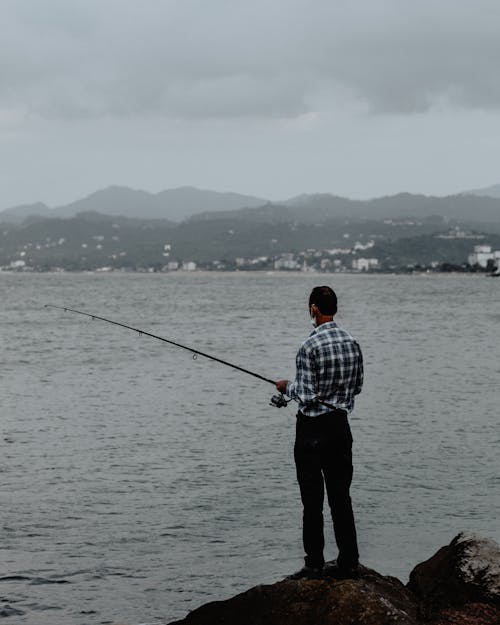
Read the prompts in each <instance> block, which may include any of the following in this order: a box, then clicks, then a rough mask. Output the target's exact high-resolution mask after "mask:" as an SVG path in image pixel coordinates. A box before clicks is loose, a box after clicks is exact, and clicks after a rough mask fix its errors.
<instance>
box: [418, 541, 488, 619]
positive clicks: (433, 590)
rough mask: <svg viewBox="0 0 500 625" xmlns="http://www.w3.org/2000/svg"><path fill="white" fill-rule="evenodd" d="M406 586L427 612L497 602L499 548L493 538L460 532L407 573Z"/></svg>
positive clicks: (425, 612) (423, 611) (424, 611)
mask: <svg viewBox="0 0 500 625" xmlns="http://www.w3.org/2000/svg"><path fill="white" fill-rule="evenodd" d="M408 588H409V589H410V590H411V591H412V592H414V593H415V595H417V597H418V598H419V599H420V602H421V612H422V613H423V614H424V615H429V614H431V613H433V612H435V611H436V610H438V609H440V608H447V607H453V606H460V605H464V604H466V603H486V604H493V605H500V547H499V546H498V544H497V543H496V542H495V541H494V540H490V539H488V538H482V537H481V536H477V535H474V534H465V533H460V534H458V535H457V536H455V538H454V539H453V540H452V541H451V543H450V544H449V545H448V546H446V547H442V548H441V549H440V550H439V551H438V552H437V553H435V554H434V555H433V556H432V557H431V558H429V560H426V561H425V562H422V563H421V564H418V565H417V566H416V567H415V568H414V569H413V571H412V572H411V573H410V581H409V583H408Z"/></svg>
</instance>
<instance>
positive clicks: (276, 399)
mask: <svg viewBox="0 0 500 625" xmlns="http://www.w3.org/2000/svg"><path fill="white" fill-rule="evenodd" d="M45 308H56V309H57V310H64V312H72V313H76V314H77V315H83V316H84V317H90V319H99V321H105V322H106V323H111V324H113V325H115V326H120V327H121V328H126V329H127V330H132V331H133V332H137V333H138V334H139V335H144V336H150V337H151V338H153V339H157V340H159V341H163V342H164V343H168V344H169V345H174V346H175V347H180V348H181V349H185V350H187V351H188V352H191V353H192V354H193V359H195V360H196V358H197V357H198V356H203V357H204V358H208V359H209V360H214V361H215V362H219V363H220V364H222V365H226V366H227V367H231V368H233V369H236V370H237V371H241V372H243V373H246V374H248V375H251V376H253V377H254V378H258V379H259V380H262V381H263V382H268V383H269V384H272V385H273V386H276V381H275V380H271V378H266V377H265V376H263V375H260V373H256V372H255V371H250V369H245V368H244V367H240V366H239V365H235V364H234V363H232V362H229V361H227V360H223V359H222V358H217V357H216V356H212V355H211V354H207V353H206V352H202V351H200V350H199V349H194V347H189V346H188V345H183V344H182V343H178V342H177V341H172V340H171V339H166V338H164V337H163V336H158V335H157V334H152V333H151V332H146V331H145V330H141V329H140V328H134V327H133V326H129V325H126V324H125V323H120V322H119V321H113V319H107V318H106V317H101V316H99V315H94V314H92V313H88V312H83V311H82V310H76V309H74V308H68V307H67V306H55V305H54V304H45ZM291 401H292V400H291V399H286V398H285V396H284V395H283V393H281V394H280V395H273V396H272V397H271V400H270V405H271V406H275V407H276V408H283V407H286V406H288V404H289V403H290V402H291ZM316 401H317V402H318V403H319V404H323V405H324V406H326V407H327V408H331V409H335V406H333V405H332V404H329V403H327V402H325V401H323V400H321V399H317V400H316Z"/></svg>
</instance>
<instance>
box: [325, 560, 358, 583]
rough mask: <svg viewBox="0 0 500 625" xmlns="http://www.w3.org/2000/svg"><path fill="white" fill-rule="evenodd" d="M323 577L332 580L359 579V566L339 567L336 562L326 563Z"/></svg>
mask: <svg viewBox="0 0 500 625" xmlns="http://www.w3.org/2000/svg"><path fill="white" fill-rule="evenodd" d="M323 577H330V578H332V579H359V566H358V565H357V564H354V565H352V566H339V565H338V564H337V562H335V561H334V562H327V563H326V564H325V566H324V567H323Z"/></svg>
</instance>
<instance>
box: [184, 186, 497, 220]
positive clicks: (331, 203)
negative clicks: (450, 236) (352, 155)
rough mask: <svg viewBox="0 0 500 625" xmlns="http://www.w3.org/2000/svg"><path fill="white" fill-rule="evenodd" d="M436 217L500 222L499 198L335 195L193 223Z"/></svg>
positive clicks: (207, 217)
mask: <svg viewBox="0 0 500 625" xmlns="http://www.w3.org/2000/svg"><path fill="white" fill-rule="evenodd" d="M433 216H440V217H445V218H447V219H456V220H460V221H471V220H474V221H475V222H489V223H498V222H500V198H499V199H496V198H490V197H479V196H473V195H450V196H447V197H429V196H425V195H412V194H410V193H400V194H398V195H392V196H388V197H382V198H376V199H373V200H350V199H347V198H343V197H339V196H336V195H329V194H327V193H324V194H314V195H300V196H297V197H295V198H291V199H289V200H286V201H285V202H283V203H281V204H271V203H268V204H266V205H264V206H259V207H257V208H244V209H239V210H236V211H231V212H227V211H226V212H221V211H217V212H205V213H202V214H200V215H194V216H192V217H191V220H192V221H195V220H196V221H197V220H205V221H207V220H210V219H227V218H228V217H231V218H233V219H241V220H249V221H256V222H257V221H267V222H268V223H275V222H287V223H291V222H297V223H323V222H324V221H327V220H329V219H347V220H348V219H370V220H374V219H375V220H379V219H391V218H416V219H426V218H429V217H433Z"/></svg>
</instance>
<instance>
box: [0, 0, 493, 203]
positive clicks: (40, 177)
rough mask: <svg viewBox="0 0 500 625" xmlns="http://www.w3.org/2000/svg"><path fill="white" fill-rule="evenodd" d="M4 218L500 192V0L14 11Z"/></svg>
mask: <svg viewBox="0 0 500 625" xmlns="http://www.w3.org/2000/svg"><path fill="white" fill-rule="evenodd" d="M0 24H1V31H2V33H1V37H0V209H4V208H8V207H11V206H15V205H19V204H24V203H32V202H36V201H42V202H45V203H46V204H48V205H49V206H57V205H61V204H65V203H68V202H70V201H73V200H76V199H79V198H81V197H83V196H85V195H88V194H90V193H92V192H93V191H96V190H97V189H101V188H103V187H107V186H109V185H125V186H129V187H132V188H136V189H144V190H146V191H151V192H158V191H161V190H163V189H169V188H173V187H178V186H184V185H191V186H196V187H200V188H206V189H214V190H218V191H237V192H240V193H247V194H252V195H257V196H259V197H263V198H266V199H271V200H274V201H279V200H280V199H286V198H289V197H292V196H295V195H298V194H301V193H326V192H328V193H334V194H337V195H343V196H347V197H352V198H368V197H376V196H382V195H389V194H393V193H398V192H401V191H407V192H412V193H425V194H428V195H431V194H432V195H446V194H451V193H455V192H459V191H462V190H465V189H470V188H478V187H484V186H488V185H492V184H497V183H500V167H499V163H500V72H499V71H498V67H499V65H500V2H498V0H419V1H418V2H415V0H251V1H249V0H0Z"/></svg>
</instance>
